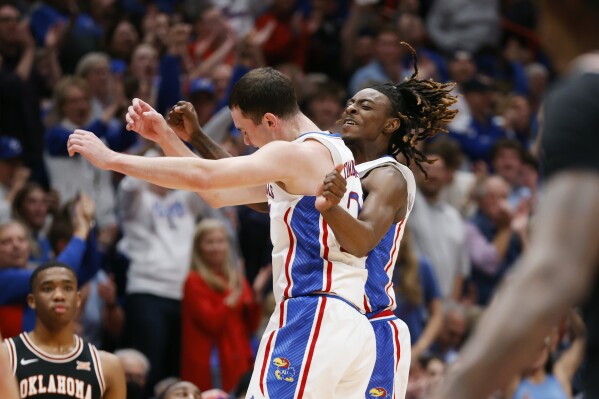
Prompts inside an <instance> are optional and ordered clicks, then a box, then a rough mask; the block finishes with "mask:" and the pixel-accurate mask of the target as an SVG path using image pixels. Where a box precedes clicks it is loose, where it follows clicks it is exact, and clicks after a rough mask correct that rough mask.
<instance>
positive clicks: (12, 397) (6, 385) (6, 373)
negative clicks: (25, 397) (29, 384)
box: [0, 334, 19, 399]
mask: <svg viewBox="0 0 599 399" xmlns="http://www.w3.org/2000/svg"><path fill="white" fill-rule="evenodd" d="M0 398H6V399H19V390H18V388H17V380H16V379H15V376H14V375H13V374H12V371H11V370H10V361H9V358H8V348H7V347H6V345H5V344H2V334H0Z"/></svg>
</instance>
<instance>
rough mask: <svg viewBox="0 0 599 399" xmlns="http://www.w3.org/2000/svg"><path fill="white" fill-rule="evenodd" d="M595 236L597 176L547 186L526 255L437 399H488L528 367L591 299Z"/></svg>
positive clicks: (598, 258)
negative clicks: (543, 344) (548, 340)
mask: <svg viewBox="0 0 599 399" xmlns="http://www.w3.org/2000/svg"><path fill="white" fill-rule="evenodd" d="M598 236H599V174H597V173H590V172H568V173H564V174H562V175H559V176H556V177H555V178H554V179H553V181H552V182H551V183H549V184H548V185H547V186H546V187H545V192H544V194H543V202H542V203H541V206H540V208H539V211H538V213H537V214H536V216H535V217H534V222H533V232H532V238H531V243H530V247H529V249H528V250H527V252H526V253H525V254H524V256H523V258H522V259H521V261H520V262H519V264H518V265H517V269H516V272H515V273H514V275H513V276H512V278H510V279H509V280H507V281H506V282H505V283H504V284H502V286H501V288H500V290H499V291H498V293H497V297H496V299H495V300H494V301H493V303H492V304H491V306H490V307H489V309H488V310H487V311H486V312H485V314H484V316H483V318H482V319H481V321H480V324H479V327H478V328H477V329H476V331H475V333H474V335H473V337H472V338H471V339H470V340H469V341H468V342H467V344H466V346H465V347H464V349H463V350H462V353H461V355H460V360H459V362H458V363H457V364H456V366H455V367H454V369H453V370H451V371H450V373H449V374H448V376H447V377H446V379H445V380H444V382H443V384H442V385H441V389H440V390H439V391H438V392H437V393H436V394H435V396H432V398H435V399H441V398H443V399H478V398H484V397H487V396H488V395H489V394H490V393H491V392H492V391H494V390H495V389H497V388H499V387H501V386H505V385H506V384H507V383H508V382H509V379H510V378H511V377H512V376H513V375H515V374H516V373H518V372H519V371H521V370H522V369H523V368H524V367H525V366H526V365H527V364H529V363H530V361H531V360H532V359H534V356H535V355H536V354H537V353H538V343H539V342H542V341H543V338H544V337H545V336H546V335H547V334H548V332H549V331H550V330H551V328H552V327H553V326H554V325H556V324H557V323H558V322H559V320H560V319H561V318H562V317H564V316H565V315H566V313H567V312H568V309H569V308H570V307H571V306H574V305H576V304H578V303H580V302H581V301H582V300H583V298H585V297H586V295H587V294H588V293H589V290H590V288H591V285H592V283H593V282H594V281H595V275H596V273H597V270H596V265H597V263H598V262H599V253H598V252H599V247H597V237H598Z"/></svg>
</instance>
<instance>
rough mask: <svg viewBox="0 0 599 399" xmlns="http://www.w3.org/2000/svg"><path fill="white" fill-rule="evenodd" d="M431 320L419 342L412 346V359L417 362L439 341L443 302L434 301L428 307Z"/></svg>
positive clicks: (429, 319)
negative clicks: (436, 340)
mask: <svg viewBox="0 0 599 399" xmlns="http://www.w3.org/2000/svg"><path fill="white" fill-rule="evenodd" d="M428 313H429V318H428V321H427V323H426V326H425V327H424V331H423V332H422V335H420V338H419V339H418V341H417V342H416V343H415V344H414V345H413V346H412V359H414V360H416V359H418V358H419V357H420V355H421V354H422V353H423V352H424V351H425V350H427V349H428V347H429V346H431V344H432V343H433V342H434V341H435V339H437V336H438V335H439V331H441V327H442V326H443V309H442V308H441V300H440V299H438V298H437V299H433V300H432V301H431V303H430V305H429V306H428Z"/></svg>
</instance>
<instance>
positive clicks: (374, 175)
mask: <svg viewBox="0 0 599 399" xmlns="http://www.w3.org/2000/svg"><path fill="white" fill-rule="evenodd" d="M362 185H364V187H365V188H366V187H368V188H369V191H370V192H373V191H388V192H391V193H402V192H404V191H406V190H407V189H408V182H407V180H406V177H405V175H404V173H403V172H402V171H401V170H399V168H397V167H396V166H395V165H394V164H393V163H385V164H381V165H379V166H377V167H376V168H374V169H371V170H370V171H369V172H368V174H367V175H366V176H364V177H363V178H362Z"/></svg>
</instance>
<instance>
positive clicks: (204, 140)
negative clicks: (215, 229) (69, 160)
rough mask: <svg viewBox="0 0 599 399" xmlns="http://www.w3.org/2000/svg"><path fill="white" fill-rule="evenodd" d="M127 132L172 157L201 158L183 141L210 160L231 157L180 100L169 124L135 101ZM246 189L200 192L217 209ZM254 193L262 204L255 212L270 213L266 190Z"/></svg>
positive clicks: (150, 108) (256, 207)
mask: <svg viewBox="0 0 599 399" xmlns="http://www.w3.org/2000/svg"><path fill="white" fill-rule="evenodd" d="M126 119H127V130H133V131H135V132H138V133H139V134H140V135H141V136H143V137H145V138H147V139H148V140H151V141H154V142H156V143H158V144H159V145H160V147H161V148H162V150H163V151H164V153H165V154H166V155H167V156H170V157H192V158H198V156H197V155H196V154H194V153H193V151H191V150H190V149H189V148H188V147H187V146H186V145H185V144H184V143H183V142H182V141H181V140H185V141H188V142H190V143H191V144H192V145H193V146H194V148H195V149H196V150H198V152H199V153H200V155H202V156H203V157H204V158H207V159H221V158H229V157H231V155H230V154H229V153H228V152H226V151H224V150H223V149H222V148H221V147H220V146H219V145H218V144H216V143H215V142H214V141H213V140H212V139H210V137H208V136H207V135H206V134H205V133H204V132H203V131H202V128H201V127H200V124H199V123H198V121H197V115H196V113H195V110H194V109H193V105H192V104H191V103H188V102H184V101H180V102H178V103H177V105H176V106H175V107H173V110H171V111H170V112H169V115H168V124H167V122H166V121H165V119H164V118H163V117H162V115H160V114H159V113H158V112H156V111H155V110H154V109H153V108H152V107H151V106H150V105H149V104H147V103H146V102H144V101H142V100H140V99H138V98H135V99H133V102H132V105H131V106H129V109H128V111H127V115H126ZM239 190H241V192H238V191H239ZM247 191H248V189H247V188H242V189H237V188H231V189H227V190H219V191H218V192H206V191H205V192H202V193H198V195H200V197H202V198H203V199H204V200H205V201H206V202H207V203H208V204H209V205H210V206H212V207H215V208H218V207H221V206H224V205H225V203H226V198H228V197H236V196H238V195H245V193H246V192H247ZM251 191H255V192H256V193H258V192H261V193H262V195H261V198H260V203H259V204H252V205H250V204H248V206H250V207H251V208H252V209H254V210H256V211H259V212H266V213H267V212H268V204H267V203H266V202H264V200H265V199H266V194H265V192H266V187H264V186H257V187H255V188H252V189H251Z"/></svg>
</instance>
